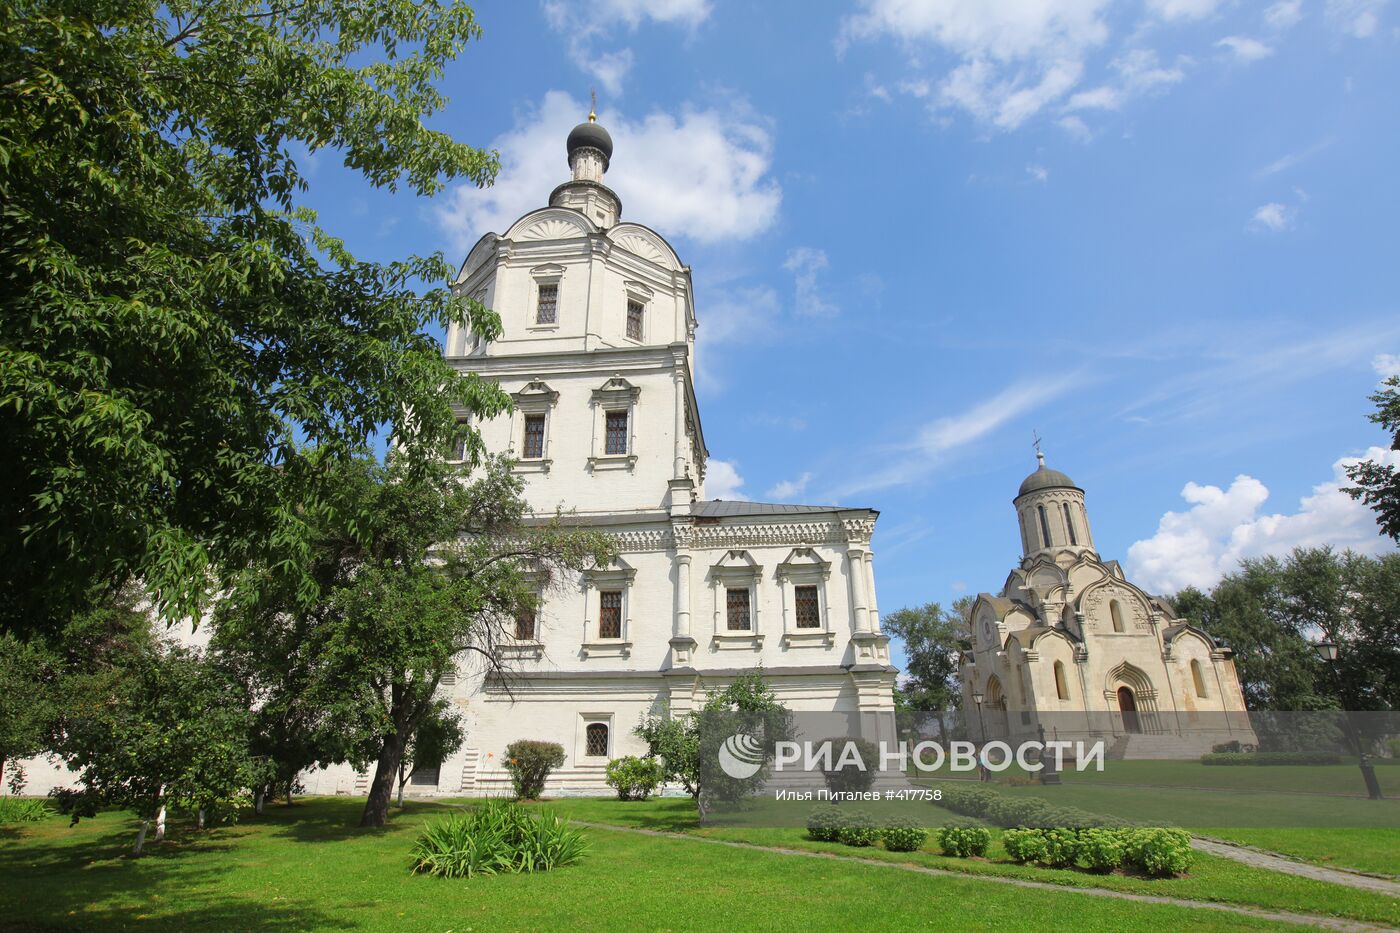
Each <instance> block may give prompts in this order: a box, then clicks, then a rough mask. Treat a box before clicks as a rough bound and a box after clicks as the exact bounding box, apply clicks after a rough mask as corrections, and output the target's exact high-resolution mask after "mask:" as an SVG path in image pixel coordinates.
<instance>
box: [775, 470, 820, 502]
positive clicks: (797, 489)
mask: <svg viewBox="0 0 1400 933" xmlns="http://www.w3.org/2000/svg"><path fill="white" fill-rule="evenodd" d="M811 481H812V474H811V473H803V474H802V475H801V476H799V477H798V478H797V479H785V480H783V481H782V482H780V483H777V484H775V485H774V486H773V488H772V489H770V490H768V493H767V495H768V497H769V498H771V499H776V500H777V501H779V502H786V501H787V500H789V499H796V498H797V497H798V496H801V495H802V494H803V493H804V492H806V491H807V484H808V483H810V482H811Z"/></svg>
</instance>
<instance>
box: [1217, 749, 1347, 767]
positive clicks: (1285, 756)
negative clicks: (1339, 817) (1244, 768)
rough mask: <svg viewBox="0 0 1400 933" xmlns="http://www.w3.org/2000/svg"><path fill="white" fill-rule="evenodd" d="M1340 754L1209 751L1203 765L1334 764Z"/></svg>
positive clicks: (1339, 758) (1339, 759)
mask: <svg viewBox="0 0 1400 933" xmlns="http://www.w3.org/2000/svg"><path fill="white" fill-rule="evenodd" d="M1341 762H1342V756H1341V755H1334V754H1332V753H1331V752H1211V753H1210V754H1209V755H1202V756H1201V764H1203V765H1336V764H1341Z"/></svg>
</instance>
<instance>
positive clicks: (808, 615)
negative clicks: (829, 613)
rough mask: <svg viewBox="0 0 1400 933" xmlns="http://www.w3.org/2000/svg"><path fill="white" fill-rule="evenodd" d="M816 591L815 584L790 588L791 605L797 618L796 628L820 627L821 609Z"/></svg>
mask: <svg viewBox="0 0 1400 933" xmlns="http://www.w3.org/2000/svg"><path fill="white" fill-rule="evenodd" d="M817 590H818V587H817V586H816V585H815V584H808V585H806V586H794V587H793V588H792V603H793V608H794V610H795V612H796V616H797V627H798V628H808V629H813V628H821V627H822V607H821V600H820V598H819V597H818V595H817Z"/></svg>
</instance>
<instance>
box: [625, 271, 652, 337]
mask: <svg viewBox="0 0 1400 933" xmlns="http://www.w3.org/2000/svg"><path fill="white" fill-rule="evenodd" d="M622 286H623V289H624V290H625V292H626V294H625V296H624V298H623V314H624V320H623V330H622V336H623V339H624V340H626V341H627V342H628V343H631V344H637V345H640V344H643V343H646V340H647V337H648V336H650V331H651V318H652V313H651V300H652V298H654V297H655V296H656V293H655V292H654V291H652V290H651V289H650V288H648V287H647V286H646V285H643V284H642V283H641V282H637V281H632V280H628V281H625V282H623V283H622ZM633 301H635V302H636V303H637V304H639V305H641V306H642V333H641V336H640V337H632V336H629V335H628V333H627V327H626V319H625V315H626V312H627V305H628V303H630V302H633Z"/></svg>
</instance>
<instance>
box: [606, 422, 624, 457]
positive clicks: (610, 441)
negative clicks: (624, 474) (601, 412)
mask: <svg viewBox="0 0 1400 933" xmlns="http://www.w3.org/2000/svg"><path fill="white" fill-rule="evenodd" d="M606 430H607V438H606V441H605V444H604V447H603V452H604V453H606V454H608V455H609V456H614V455H619V454H626V453H627V412H625V411H610V412H608V414H607V428H606Z"/></svg>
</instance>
